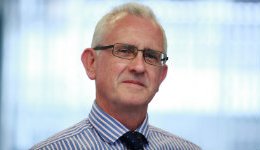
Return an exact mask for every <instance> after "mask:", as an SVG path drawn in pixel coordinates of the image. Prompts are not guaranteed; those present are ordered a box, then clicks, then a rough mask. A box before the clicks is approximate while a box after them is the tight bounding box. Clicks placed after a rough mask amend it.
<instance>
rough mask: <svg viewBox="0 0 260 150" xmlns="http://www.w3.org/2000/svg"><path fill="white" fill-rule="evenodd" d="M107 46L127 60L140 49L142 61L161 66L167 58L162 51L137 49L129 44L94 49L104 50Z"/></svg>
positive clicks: (116, 54) (114, 53) (115, 54)
mask: <svg viewBox="0 0 260 150" xmlns="http://www.w3.org/2000/svg"><path fill="white" fill-rule="evenodd" d="M109 48H113V50H112V54H113V55H114V56H116V57H119V58H123V59H128V60H131V59H134V58H135V57H136V56H137V53H138V51H142V52H143V58H144V61H145V62H146V63H148V64H150V65H154V66H163V65H164V64H165V63H166V61H167V60H168V57H167V55H166V54H165V53H163V52H160V51H155V50H152V49H149V48H148V49H143V50H139V49H138V48H137V47H136V46H134V45H130V44H122V43H116V44H114V45H108V46H97V47H95V48H94V50H106V49H109Z"/></svg>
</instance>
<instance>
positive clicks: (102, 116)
mask: <svg viewBox="0 0 260 150" xmlns="http://www.w3.org/2000/svg"><path fill="white" fill-rule="evenodd" d="M89 120H90V122H91V124H92V125H93V127H94V128H95V130H96V131H97V132H98V134H99V135H100V137H101V138H103V139H104V141H106V142H107V143H114V142H115V141H116V140H117V139H118V138H119V137H121V136H122V135H123V134H124V133H126V132H128V131H129V129H127V128H126V127H125V126H124V125H123V124H121V123H120V122H119V121H117V120H116V119H115V118H113V117H112V116H110V115H108V114H107V113H105V112H104V111H103V110H102V109H101V108H100V107H99V106H98V105H97V103H96V102H94V104H93V106H92V109H91V112H90V114H89ZM148 127H149V126H148V116H146V118H145V120H144V121H143V123H142V124H141V126H140V127H138V128H137V129H136V131H138V132H140V133H142V134H143V135H144V136H145V137H146V138H147V139H148V134H149V128H148Z"/></svg>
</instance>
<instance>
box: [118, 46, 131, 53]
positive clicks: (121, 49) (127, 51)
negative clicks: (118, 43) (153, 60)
mask: <svg viewBox="0 0 260 150" xmlns="http://www.w3.org/2000/svg"><path fill="white" fill-rule="evenodd" d="M117 52H118V53H133V50H132V49H129V48H126V47H121V48H118V49H117Z"/></svg>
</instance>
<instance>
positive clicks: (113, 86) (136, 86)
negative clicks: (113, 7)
mask: <svg viewBox="0 0 260 150" xmlns="http://www.w3.org/2000/svg"><path fill="white" fill-rule="evenodd" d="M105 39H106V40H104V41H103V42H102V43H100V44H101V45H102V46H106V45H113V44H115V43H126V44H131V45H135V46H136V47H137V48H138V49H144V48H150V49H153V50H158V51H163V35H162V33H161V30H160V29H159V28H158V27H157V26H156V25H155V24H153V23H152V22H151V21H149V20H147V19H143V18H139V17H136V16H132V15H128V16H126V17H125V18H123V19H121V20H119V21H117V22H116V24H115V25H114V27H113V28H112V30H111V31H110V32H109V33H108V34H107V35H106V36H105ZM166 73H167V66H166V65H165V66H160V67H158V66H153V65H150V64H147V63H146V62H145V61H144V59H143V54H142V52H140V51H139V52H138V54H137V56H136V57H135V58H134V59H132V60H127V59H122V58H118V57H115V56H113V54H112V48H111V49H107V50H102V51H100V52H99V54H98V55H97V57H96V59H95V77H94V79H95V80H96V94H97V95H96V99H97V101H99V102H100V103H101V104H100V105H102V106H103V107H105V106H107V107H109V105H114V106H120V107H121V106H123V107H140V106H141V107H147V105H148V103H149V102H150V101H151V99H152V98H153V96H154V95H155V93H156V92H157V91H158V89H159V86H160V84H161V82H162V81H163V79H164V78H165V76H166Z"/></svg>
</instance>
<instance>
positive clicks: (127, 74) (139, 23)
mask: <svg viewBox="0 0 260 150" xmlns="http://www.w3.org/2000/svg"><path fill="white" fill-rule="evenodd" d="M166 49H167V42H166V36H165V33H164V30H163V28H162V27H161V25H160V24H159V23H158V22H157V20H156V18H155V16H154V14H153V12H152V11H151V10H150V9H149V8H148V7H146V6H143V5H139V4H135V3H129V4H125V5H122V6H119V7H117V8H115V9H114V10H112V11H111V12H110V13H108V14H107V15H105V16H104V17H103V18H102V19H101V20H100V21H99V22H98V24H97V26H96V29H95V33H94V36H93V41H92V48H87V49H85V51H84V52H83V54H82V57H81V59H82V62H83V65H84V67H85V70H86V73H87V75H88V77H89V78H90V79H91V80H95V84H96V99H95V102H94V104H93V107H92V110H91V112H90V114H89V118H88V119H86V120H83V121H82V122H80V123H78V124H76V125H75V126H73V127H71V128H68V129H66V130H64V131H62V132H60V133H58V134H56V135H55V136H53V137H51V138H49V139H47V140H46V141H43V142H41V143H40V144H38V145H35V146H34V147H33V148H32V149H93V150H96V149H101V150H103V149H120V150H121V149H138V150H139V149H152V150H165V149H171V150H173V149H174V150H198V149H200V148H199V147H198V146H196V145H195V144H192V143H191V142H189V141H187V140H184V139H182V138H179V137H177V136H175V135H172V134H170V133H168V132H166V131H163V130H161V129H158V128H156V127H153V126H151V125H149V124H148V116H147V107H148V104H149V103H150V101H151V100H152V98H153V97H154V95H155V93H156V92H157V91H158V89H159V86H160V84H161V83H162V81H163V80H164V79H165V77H166V74H167V65H166V64H165V63H166V61H167V59H168V57H167V55H166Z"/></svg>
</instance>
